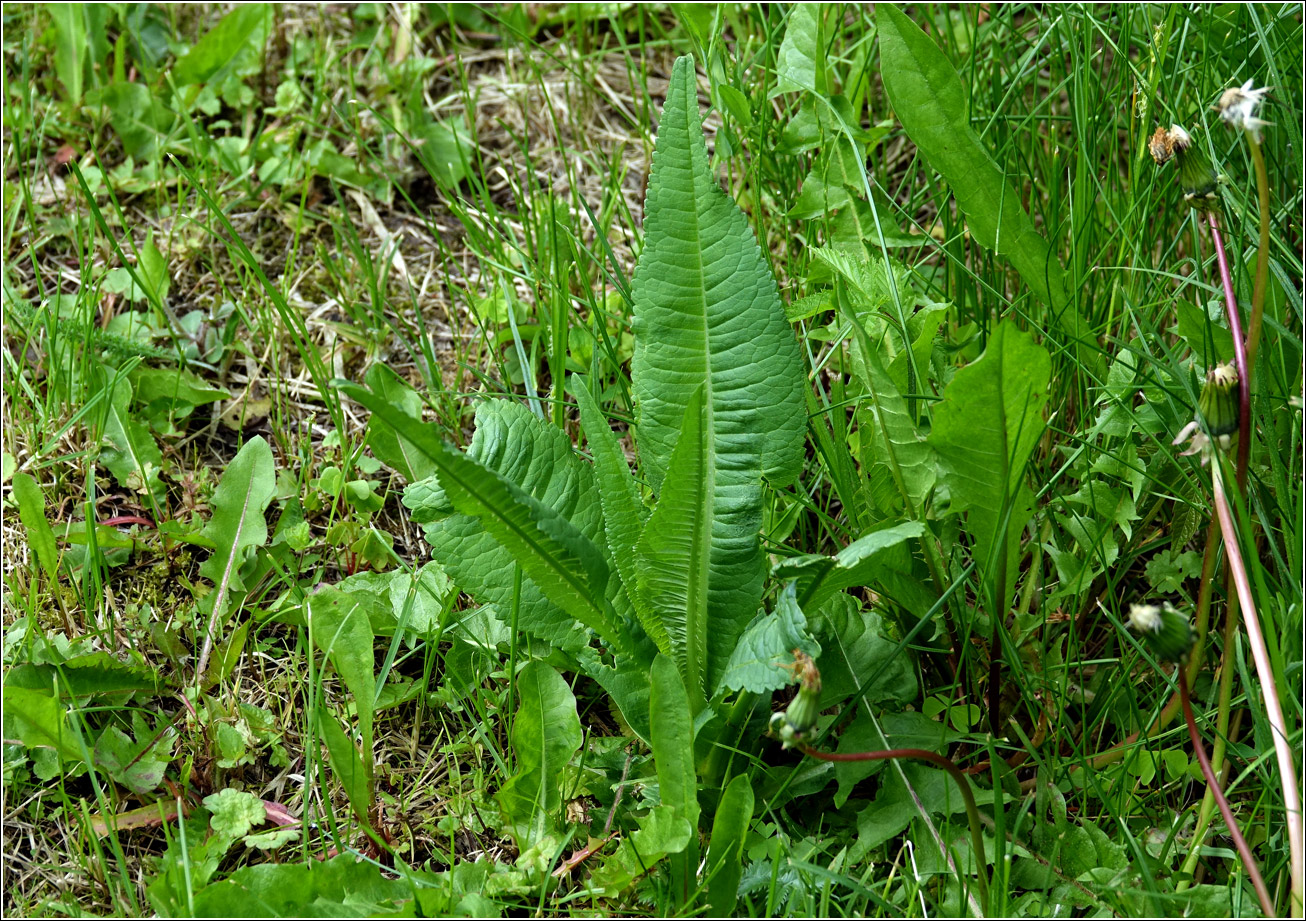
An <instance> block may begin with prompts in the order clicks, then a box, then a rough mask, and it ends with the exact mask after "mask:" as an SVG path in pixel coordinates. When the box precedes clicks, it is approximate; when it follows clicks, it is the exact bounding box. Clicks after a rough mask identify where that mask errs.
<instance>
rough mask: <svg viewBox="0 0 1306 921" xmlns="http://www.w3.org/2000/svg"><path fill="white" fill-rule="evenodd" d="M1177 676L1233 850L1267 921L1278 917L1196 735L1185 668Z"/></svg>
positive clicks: (1193, 735) (1192, 735)
mask: <svg viewBox="0 0 1306 921" xmlns="http://www.w3.org/2000/svg"><path fill="white" fill-rule="evenodd" d="M1175 674H1176V675H1178V677H1179V699H1180V700H1181V701H1182V703H1183V708H1184V719H1185V720H1186V721H1187V723H1188V737H1189V738H1190V739H1192V740H1193V751H1194V753H1196V755H1197V761H1198V763H1199V764H1200V765H1201V766H1202V776H1204V777H1205V778H1206V785H1207V789H1208V790H1209V791H1210V792H1211V794H1212V795H1213V796H1214V797H1215V802H1216V805H1218V806H1219V807H1220V815H1222V816H1224V824H1225V825H1226V826H1227V827H1228V829H1229V837H1231V838H1233V843H1234V846H1235V847H1236V848H1237V849H1238V854H1239V856H1240V857H1242V860H1243V868H1244V869H1245V870H1246V871H1247V877H1248V879H1250V880H1251V881H1252V888H1254V889H1255V890H1256V895H1257V897H1258V898H1259V899H1260V900H1261V910H1262V911H1264V912H1265V916H1266V917H1267V918H1275V917H1278V912H1276V911H1275V910H1274V901H1273V900H1272V899H1271V898H1270V891H1269V890H1268V889H1267V888H1265V880H1264V879H1262V878H1261V869H1260V867H1259V866H1258V865H1257V863H1256V857H1255V856H1254V855H1253V854H1252V849H1251V848H1250V847H1248V846H1247V841H1246V839H1245V838H1243V833H1242V831H1241V829H1239V828H1238V823H1237V821H1235V820H1234V817H1233V810H1231V809H1230V808H1229V801H1228V800H1227V799H1225V797H1224V791H1222V790H1221V789H1220V781H1219V779H1218V778H1217V777H1216V776H1215V769H1214V768H1212V767H1211V759H1210V758H1208V757H1207V756H1206V746H1205V744H1203V742H1202V736H1201V733H1199V732H1198V731H1197V721H1196V720H1195V719H1193V706H1192V701H1191V700H1190V699H1189V696H1188V678H1187V677H1186V676H1185V675H1184V670H1183V668H1182V667H1180V668H1178V669H1176V671H1175Z"/></svg>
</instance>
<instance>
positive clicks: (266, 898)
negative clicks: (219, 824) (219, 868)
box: [194, 854, 414, 918]
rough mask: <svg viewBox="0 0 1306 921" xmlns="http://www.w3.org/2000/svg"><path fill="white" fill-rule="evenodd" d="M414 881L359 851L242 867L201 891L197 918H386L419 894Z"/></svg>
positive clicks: (197, 903) (197, 895)
mask: <svg viewBox="0 0 1306 921" xmlns="http://www.w3.org/2000/svg"><path fill="white" fill-rule="evenodd" d="M413 891H414V890H413V883H412V882H411V881H410V880H406V879H388V878H387V877H386V876H384V875H383V874H382V873H381V871H380V870H378V869H377V868H376V866H375V865H373V864H372V863H370V862H368V861H360V860H359V859H358V858H357V857H355V856H354V855H353V854H340V855H339V856H336V857H333V858H331V859H330V860H323V861H317V860H309V861H306V862H304V863H282V864H277V863H266V864H259V865H258V866H253V867H242V868H241V869H239V870H237V871H236V872H235V873H232V874H231V876H229V877H228V878H226V879H224V880H222V881H220V882H216V883H213V884H212V885H210V886H206V887H205V888H204V889H202V890H201V891H199V892H197V893H196V894H195V902H194V904H195V917H197V918H241V917H263V918H289V917H297V916H305V917H317V918H367V917H386V916H392V915H394V914H396V913H397V909H398V908H399V907H400V905H401V903H403V902H408V901H411V900H412V898H413Z"/></svg>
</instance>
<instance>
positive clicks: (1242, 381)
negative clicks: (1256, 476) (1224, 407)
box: [1206, 211, 1252, 491]
mask: <svg viewBox="0 0 1306 921" xmlns="http://www.w3.org/2000/svg"><path fill="white" fill-rule="evenodd" d="M1206 220H1207V223H1208V224H1209V226H1210V228H1211V239H1212V240H1214V241H1215V262H1216V265H1218V266H1219V268H1220V281H1221V282H1222V283H1223V285H1224V309H1225V313H1227V314H1228V316H1229V332H1230V333H1231V334H1232V335H1233V363H1234V367H1235V368H1237V369H1238V461H1237V465H1236V466H1235V467H1234V470H1235V472H1236V474H1237V478H1238V489H1239V490H1240V491H1241V490H1242V489H1243V488H1244V487H1246V485H1247V458H1248V455H1249V453H1250V451H1251V447H1252V435H1251V429H1252V380H1251V369H1250V368H1249V367H1248V366H1247V342H1246V340H1244V339H1243V324H1242V318H1241V317H1240V316H1239V314H1238V298H1237V297H1235V296H1234V293H1233V275H1232V274H1231V273H1230V271H1229V257H1228V256H1227V255H1226V254H1225V251H1224V237H1223V236H1222V235H1221V234H1220V223H1219V221H1217V220H1216V217H1215V212H1214V211H1212V212H1208V213H1207V215H1206Z"/></svg>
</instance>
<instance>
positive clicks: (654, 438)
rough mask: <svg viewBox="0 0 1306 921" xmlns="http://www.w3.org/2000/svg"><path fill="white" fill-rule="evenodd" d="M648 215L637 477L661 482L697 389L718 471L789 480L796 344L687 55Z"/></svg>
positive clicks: (660, 144) (639, 327)
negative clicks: (707, 121)
mask: <svg viewBox="0 0 1306 921" xmlns="http://www.w3.org/2000/svg"><path fill="white" fill-rule="evenodd" d="M644 213H645V215H646V217H645V219H644V249H643V251H642V252H641V253H640V257H639V264H638V266H637V267H636V269H635V280H634V300H635V318H634V328H635V355H634V359H633V362H632V365H631V379H632V384H633V388H634V394H635V401H636V406H637V422H638V427H639V444H640V459H641V460H642V461H643V465H644V467H643V469H644V473H645V475H646V476H647V477H648V479H649V482H650V483H651V484H652V485H653V487H654V489H655V490H660V489H661V486H662V480H663V477H664V476H665V475H666V472H667V466H668V464H669V463H670V459H671V452H672V449H673V447H674V446H675V443H676V438H677V437H678V436H679V434H680V423H681V420H682V419H684V416H685V407H686V405H687V403H688V401H689V398H690V395H691V394H692V393H693V392H694V391H695V389H696V388H698V387H700V386H701V387H703V388H704V399H705V401H706V403H707V405H708V407H709V412H708V423H709V425H710V429H709V431H710V432H711V435H712V440H713V441H714V442H715V444H716V450H717V454H718V457H719V458H720V461H719V464H718V467H719V474H718V475H719V477H720V478H721V479H723V480H730V481H738V480H741V479H752V478H755V477H756V475H757V471H759V470H760V472H761V473H762V474H764V475H765V476H766V477H768V478H769V479H770V480H771V481H772V482H774V483H776V484H777V485H784V484H786V483H789V482H792V481H793V480H794V479H795V478H796V477H797V476H798V473H799V471H800V468H801V467H802V463H803V439H804V435H805V432H806V425H807V417H806V413H805V403H804V398H803V388H804V386H805V378H804V375H803V363H802V353H801V352H800V351H799V347H798V341H797V339H796V338H795V337H794V333H793V330H792V328H791V327H790V326H789V323H788V322H787V321H786V320H785V315H784V310H783V308H782V307H781V304H780V295H779V291H778V290H777V288H776V283H775V276H774V275H773V274H772V273H771V269H770V267H769V266H768V265H767V261H766V259H765V257H764V256H763V255H762V251H761V249H760V248H759V247H758V245H757V239H756V238H755V237H754V236H753V231H752V229H751V228H750V227H749V225H748V221H747V219H746V218H745V217H744V214H743V212H741V211H740V210H739V207H738V206H737V205H736V204H735V203H734V202H733V201H732V200H731V199H730V197H729V196H728V195H726V193H725V192H724V191H723V190H722V188H721V186H720V185H719V184H718V183H717V180H716V177H715V176H713V175H712V171H711V169H710V168H709V166H708V159H707V148H706V146H705V145H704V142H703V125H702V122H701V120H700V119H699V114H698V101H697V94H696V91H695V80H694V62H693V58H692V57H690V56H685V57H682V58H680V59H678V60H677V61H676V64H675V68H674V69H673V71H672V74H671V86H670V89H669V90H668V92H667V102H666V106H665V108H664V109H663V111H662V121H661V122H660V124H659V125H658V135H657V144H656V146H655V148H654V151H653V168H652V172H651V175H650V176H649V185H648V196H647V198H646V199H645V203H644ZM759 461H760V463H759Z"/></svg>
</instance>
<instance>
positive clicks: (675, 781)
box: [648, 655, 698, 853]
mask: <svg viewBox="0 0 1306 921" xmlns="http://www.w3.org/2000/svg"><path fill="white" fill-rule="evenodd" d="M649 688H650V693H649V702H648V711H649V729H650V739H649V741H650V743H651V747H652V749H653V759H654V762H655V763H656V766H657V772H658V793H659V795H660V797H661V800H662V805H663V806H666V807H668V808H670V809H671V810H672V811H673V812H674V813H675V814H676V816H678V817H679V818H682V819H684V820H685V822H686V823H687V824H688V825H689V826H690V828H697V827H698V775H697V774H696V773H695V771H694V716H693V714H692V713H690V710H689V695H688V694H687V693H686V691H685V683H684V679H682V678H681V677H680V672H679V670H677V668H676V664H675V662H673V661H672V660H671V659H670V658H669V657H667V656H662V655H660V656H658V657H657V658H656V659H654V660H653V668H652V669H651V670H650V672H649ZM668 853H670V852H668Z"/></svg>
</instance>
